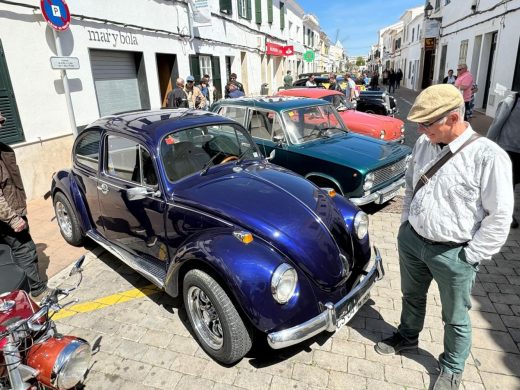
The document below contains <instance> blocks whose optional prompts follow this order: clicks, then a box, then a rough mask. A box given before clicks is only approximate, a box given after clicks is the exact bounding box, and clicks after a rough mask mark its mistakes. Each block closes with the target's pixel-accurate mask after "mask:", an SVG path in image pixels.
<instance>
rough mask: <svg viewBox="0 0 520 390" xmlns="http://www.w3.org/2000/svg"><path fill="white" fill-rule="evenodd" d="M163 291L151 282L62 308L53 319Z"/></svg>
mask: <svg viewBox="0 0 520 390" xmlns="http://www.w3.org/2000/svg"><path fill="white" fill-rule="evenodd" d="M159 292H161V290H159V289H158V288H157V287H156V286H154V285H153V284H150V285H148V286H143V287H141V288H133V289H131V290H127V291H123V292H120V293H117V294H113V295H108V296H106V297H102V298H97V299H95V300H94V301H91V302H82V303H78V304H77V305H72V306H68V307H67V308H66V309H63V310H60V311H59V312H57V313H55V314H54V315H53V316H52V319H53V320H61V319H62V318H67V317H72V316H75V315H76V314H80V313H88V312H91V311H95V310H99V309H104V308H105V307H109V306H113V305H117V304H119V303H123V302H128V301H133V300H134V299H139V298H143V297H147V296H150V295H153V294H157V293H159Z"/></svg>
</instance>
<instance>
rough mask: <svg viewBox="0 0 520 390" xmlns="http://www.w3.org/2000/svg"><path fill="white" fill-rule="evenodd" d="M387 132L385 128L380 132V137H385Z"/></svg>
mask: <svg viewBox="0 0 520 390" xmlns="http://www.w3.org/2000/svg"><path fill="white" fill-rule="evenodd" d="M385 134H386V132H385V131H384V130H381V131H380V132H379V138H381V139H385Z"/></svg>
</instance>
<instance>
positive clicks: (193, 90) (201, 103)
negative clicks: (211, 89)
mask: <svg viewBox="0 0 520 390" xmlns="http://www.w3.org/2000/svg"><path fill="white" fill-rule="evenodd" d="M194 84H195V78H194V77H193V76H191V75H190V76H188V77H186V86H185V87H184V92H185V93H186V96H187V98H188V107H189V108H195V109H197V110H203V109H204V108H205V107H206V98H205V97H204V95H203V94H202V92H201V91H200V89H199V88H198V87H196V86H195V85H194Z"/></svg>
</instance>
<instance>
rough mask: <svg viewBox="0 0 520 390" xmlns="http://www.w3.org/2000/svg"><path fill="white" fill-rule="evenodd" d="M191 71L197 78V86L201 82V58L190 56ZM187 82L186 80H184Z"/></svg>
mask: <svg viewBox="0 0 520 390" xmlns="http://www.w3.org/2000/svg"><path fill="white" fill-rule="evenodd" d="M190 71H191V75H192V76H193V77H194V78H195V85H197V84H198V83H199V81H200V62H199V56H196V55H193V54H192V55H190ZM184 81H186V79H184Z"/></svg>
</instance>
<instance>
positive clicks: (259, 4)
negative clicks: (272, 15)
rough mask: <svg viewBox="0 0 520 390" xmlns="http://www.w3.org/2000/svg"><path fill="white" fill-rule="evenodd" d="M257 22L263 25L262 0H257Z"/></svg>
mask: <svg viewBox="0 0 520 390" xmlns="http://www.w3.org/2000/svg"><path fill="white" fill-rule="evenodd" d="M255 22H256V24H262V0H255Z"/></svg>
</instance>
